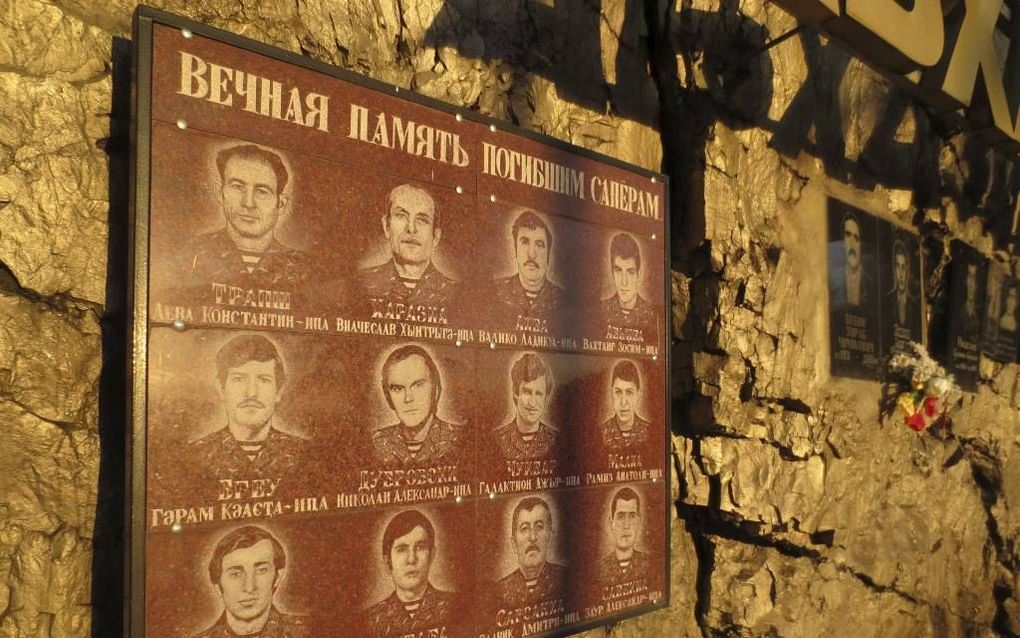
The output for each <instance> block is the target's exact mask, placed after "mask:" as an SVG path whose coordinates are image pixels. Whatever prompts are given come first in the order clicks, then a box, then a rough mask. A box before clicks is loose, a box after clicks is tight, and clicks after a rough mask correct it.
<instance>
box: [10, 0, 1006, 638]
mask: <svg viewBox="0 0 1020 638" xmlns="http://www.w3.org/2000/svg"><path fill="white" fill-rule="evenodd" d="M155 4H157V6H159V7H160V8H163V9H166V10H169V11H173V12H176V13H181V14H183V15H186V16H188V17H191V18H193V19H196V20H199V21H201V22H205V23H209V24H212V25H214V26H218V27H221V28H224V29H227V30H229V31H233V32H236V33H239V34H242V35H245V36H248V37H251V38H254V39H257V40H260V41H263V42H266V43H269V44H273V45H276V46H280V47H282V48H285V49H288V50H291V51H296V52H301V53H304V54H306V55H309V56H311V57H314V58H317V59H320V60H323V61H326V62H329V63H333V64H337V65H340V66H342V67H345V68H349V69H352V70H355V71H358V72H360V73H363V74H366V75H369V76H371V77H374V78H377V79H380V80H383V81H386V82H391V83H394V84H397V85H399V86H402V87H407V88H412V89H414V90H416V91H419V92H421V93H424V94H427V95H431V96H433V97H436V98H439V99H441V100H445V101H448V102H451V103H454V104H457V105H460V106H465V107H469V108H474V109H477V110H479V111H481V112H483V113H485V114H487V115H491V116H493V117H497V118H500V119H504V120H507V121H510V122H513V123H514V124H517V125H519V126H522V127H525V128H530V129H534V130H538V131H541V132H543V133H547V134H549V135H553V136H555V137H558V138H561V139H564V140H567V141H570V142H572V143H574V144H578V145H581V146H585V147H588V148H591V149H594V150H597V151H600V152H602V153H606V154H608V155H612V156H615V157H619V158H621V159H624V160H627V161H630V162H633V163H636V164H639V165H642V166H646V167H649V168H653V169H659V168H662V169H664V170H665V171H666V172H668V173H670V174H671V177H672V202H673V215H674V220H675V223H674V229H673V235H674V237H673V246H674V256H675V260H674V275H673V290H674V297H675V305H674V325H673V329H674V345H673V349H674V388H673V391H674V396H675V398H676V401H675V403H676V406H675V407H676V413H675V421H676V427H675V431H674V437H673V441H674V447H675V459H676V467H675V475H674V482H673V484H674V490H675V495H676V498H677V502H676V512H677V516H676V518H675V519H674V521H673V529H672V532H673V533H672V538H673V549H672V551H673V556H672V563H673V576H672V589H673V602H672V606H671V608H670V609H668V610H664V611H661V612H657V613H655V614H651V615H648V616H645V617H642V618H638V619H634V620H631V621H627V622H625V623H622V624H620V625H617V626H615V627H612V628H610V629H608V630H596V631H592V632H589V634H588V635H590V636H602V635H607V636H613V637H638V636H697V635H784V636H786V635H789V636H798V635H804V636H814V635H823V634H825V633H826V632H829V633H832V634H834V635H847V632H851V633H852V634H853V635H855V636H856V635H861V636H867V635H876V636H877V635H882V636H897V635H903V636H923V635H938V636H942V635H964V634H966V635H972V634H976V635H981V634H991V633H993V632H999V633H1007V632H1012V633H1013V634H1020V627H1018V626H1017V622H1018V621H1017V619H1018V618H1020V605H1018V602H1017V600H1018V599H1020V582H1017V576H1018V573H1020V572H1018V569H1017V566H1018V562H1020V555H1018V551H1020V549H1017V548H1018V544H1017V542H1016V540H1017V538H1018V537H1020V519H1018V517H1017V516H1016V515H1015V514H1013V513H1012V512H1013V511H1014V508H1013V507H1011V504H1012V503H1014V502H1016V501H1017V499H1020V467H1018V466H1020V464H1017V463H1012V464H1011V463H1010V457H1011V456H1012V455H1017V454H1020V452H1018V451H1017V445H1018V437H1017V432H1018V431H1020V430H1018V427H1020V387H1018V386H1020V384H1018V383H1017V375H1018V369H1017V366H1016V365H1010V366H1000V365H998V364H993V363H992V362H988V361H985V362H983V364H982V373H983V383H982V385H981V388H980V390H979V392H978V393H977V394H976V395H974V396H972V397H969V398H968V399H967V400H966V402H965V405H964V407H963V409H962V410H961V412H959V413H958V414H957V415H956V419H955V423H956V425H955V427H954V430H953V432H952V434H951V435H950V436H948V437H947V438H946V439H945V440H939V439H935V438H933V437H930V436H928V437H919V436H917V435H915V434H913V433H911V432H909V431H908V430H906V429H905V428H903V427H902V426H900V425H899V424H897V423H895V422H894V420H890V419H886V420H882V419H881V418H880V416H879V409H878V406H879V402H880V399H881V388H880V387H879V386H878V384H875V383H863V382H853V381H846V380H834V379H830V378H829V375H828V364H827V361H828V355H827V327H826V324H825V321H826V319H825V313H824V311H823V309H824V303H825V282H824V279H823V276H822V275H821V274H820V273H824V254H823V251H824V248H823V244H822V242H821V240H820V237H821V236H823V232H824V218H823V213H824V197H825V195H826V194H835V195H838V196H840V197H842V198H844V199H847V200H848V201H851V202H853V203H856V204H857V205H858V206H860V207H862V208H865V209H867V210H869V211H872V212H874V213H876V214H878V215H881V216H884V217H887V218H890V219H896V220H899V221H901V222H903V223H907V224H911V225H914V226H915V227H917V228H919V229H920V230H922V231H923V232H924V233H925V237H926V238H928V240H927V241H926V247H927V248H928V249H929V253H930V254H928V255H926V256H927V257H928V258H929V262H930V263H935V262H937V257H938V254H939V252H938V251H939V250H941V247H942V241H943V240H944V239H946V238H951V237H961V238H964V239H967V240H968V241H970V242H971V243H972V244H974V245H976V246H977V247H978V248H979V249H981V250H983V251H984V252H985V253H986V254H989V255H996V256H998V257H1000V258H1005V257H1006V255H1007V252H1006V251H1007V249H1008V248H1009V247H1010V245H1009V241H1010V237H1009V233H1010V232H1011V231H1012V226H1011V223H1012V220H1013V217H1014V211H1015V206H1016V193H1017V189H1018V181H1020V171H1016V170H1015V169H1014V167H1013V165H1012V163H1010V162H1007V161H1004V160H1003V159H1002V158H1001V157H998V156H995V155H991V154H989V153H987V152H985V151H984V150H982V147H981V146H980V145H979V144H977V143H976V142H975V141H974V140H971V139H969V138H967V137H965V136H961V135H956V136H949V135H948V132H947V131H945V130H944V129H943V127H942V126H941V125H939V124H938V123H937V122H934V121H932V120H931V118H929V117H928V115H927V114H926V113H925V112H924V111H923V110H922V109H920V108H919V107H918V106H917V104H916V103H914V102H912V101H910V100H909V99H908V98H906V97H905V96H904V94H903V93H902V92H900V91H899V90H897V89H895V88H894V87H893V85H892V84H891V83H890V82H888V81H887V80H885V79H884V78H882V77H880V76H878V75H877V74H876V73H875V72H874V71H872V70H871V69H870V68H868V67H867V66H865V65H863V64H862V63H861V62H860V61H858V60H855V59H854V58H852V57H850V56H848V55H847V54H846V53H845V52H844V51H842V50H841V49H840V48H839V47H837V46H836V45H833V44H831V43H829V42H827V41H826V40H825V39H824V38H823V37H821V36H820V35H819V34H817V33H816V32H813V31H811V30H807V31H802V32H800V33H798V34H796V35H794V36H793V37H790V38H788V39H785V40H782V41H781V42H779V43H778V44H775V45H774V46H769V44H770V43H771V41H772V40H773V39H774V38H777V37H778V36H781V35H783V34H784V33H787V32H788V31H790V30H791V29H792V28H794V26H795V23H794V22H793V21H792V19H790V18H789V17H788V16H787V15H785V14H784V13H783V12H782V11H780V10H779V9H778V8H776V7H775V6H773V5H771V4H769V3H766V2H763V1H762V0H726V1H724V2H722V3H716V2H709V1H708V0H681V2H678V3H676V4H675V5H673V4H671V3H666V2H656V1H655V0H646V2H644V3H642V2H638V1H637V0H601V1H599V0H583V1H580V0H579V1H576V2H575V1H567V0H516V1H484V2H483V1H481V0H418V1H415V2H411V1H409V0H363V1H361V2H341V1H339V0H296V1H289V0H288V1H284V0H270V1H266V2H255V1H247V0H246V1H243V2H225V1H222V0H209V1H208V2H203V3H188V2H184V0H176V1H174V0H170V1H167V2H157V3H155ZM133 9H134V2H130V1H126V0H107V1H105V2H99V1H96V0H0V114H2V117H0V214H2V215H3V224H2V226H0V263H2V265H3V268H2V269H0V346H2V347H0V413H2V414H3V421H2V423H3V426H2V427H0V636H19V637H20V636H32V637H33V638H34V637H38V636H54V637H56V636H85V635H89V633H90V631H94V633H95V635H101V636H106V635H116V633H118V630H119V624H118V623H119V613H120V609H119V608H120V604H121V600H120V598H119V596H120V592H119V591H118V585H117V579H118V578H119V575H120V573H119V566H118V564H117V561H116V560H115V558H116V556H117V552H118V551H119V547H118V546H117V541H118V538H117V534H118V525H119V513H120V512H119V508H120V507H122V505H121V504H122V499H123V484H122V480H121V479H120V476H121V475H120V472H121V471H122V467H121V466H120V465H119V462H118V460H119V459H120V458H122V454H123V444H122V438H121V437H122V429H123V427H124V421H123V416H122V414H120V412H119V410H120V406H121V405H122V402H123V392H124V385H123V376H122V375H123V363H122V356H123V353H124V342H123V338H122V335H123V328H124V319H125V318H124V287H125V285H126V282H125V281H124V266H125V256H124V251H125V250H126V241H125V230H124V226H125V219H126V217H125V216H126V211H125V209H124V208H125V202H126V188H127V185H126V173H125V170H126V166H127V164H126V160H127V155H126V154H127V144H128V138H127V131H128V126H129V122H128V120H127V111H126V101H125V100H126V95H127V93H126V91H127V88H128V87H127V84H126V80H127V78H128V75H127V71H128V68H129V67H128V65H129V56H128V54H127V53H126V51H129V43H127V42H126V40H125V39H126V38H129V37H130V21H131V12H132V11H133ZM932 257H935V259H932ZM1012 266H1013V269H1014V274H1020V273H1017V263H1016V261H1015V260H1014V262H1013V263H1012ZM930 274H932V276H933V280H934V273H930ZM936 290H940V289H936ZM932 301H933V302H934V306H933V308H934V313H933V314H934V315H935V319H936V320H937V319H938V314H939V312H940V309H944V306H945V299H943V298H942V297H940V296H939V295H938V294H935V295H933V297H932ZM103 364H105V367H103V372H102V376H100V369H101V366H103ZM100 486H101V487H100ZM97 493H98V494H101V495H102V496H101V498H99V499H97ZM90 627H91V628H90Z"/></svg>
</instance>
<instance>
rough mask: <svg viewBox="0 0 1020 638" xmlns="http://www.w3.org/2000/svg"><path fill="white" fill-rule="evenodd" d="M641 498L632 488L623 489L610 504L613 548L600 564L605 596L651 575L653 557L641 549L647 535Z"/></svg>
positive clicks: (609, 528)
mask: <svg viewBox="0 0 1020 638" xmlns="http://www.w3.org/2000/svg"><path fill="white" fill-rule="evenodd" d="M641 506H642V503H641V497H640V495H639V494H638V493H637V491H636V490H634V489H633V488H631V487H621V488H620V489H618V490H617V491H616V493H615V494H613V498H612V501H611V502H610V505H609V518H608V520H607V523H606V524H607V528H608V532H609V538H610V541H611V549H610V550H609V552H608V553H607V554H606V555H604V556H603V557H602V560H601V561H599V579H600V581H601V583H602V587H603V590H602V591H603V595H604V596H612V595H613V587H614V586H617V585H623V584H625V583H630V582H633V581H636V580H640V579H642V578H646V577H647V576H648V570H649V565H650V562H651V561H650V557H649V555H648V554H647V553H645V552H643V551H641V550H640V549H638V545H639V544H640V543H641V541H642V537H643V534H644V514H643V511H642V507H641Z"/></svg>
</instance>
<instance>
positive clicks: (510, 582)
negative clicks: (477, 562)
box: [496, 496, 566, 608]
mask: <svg viewBox="0 0 1020 638" xmlns="http://www.w3.org/2000/svg"><path fill="white" fill-rule="evenodd" d="M553 540H554V530H553V517H552V510H550V509H549V504H548V503H547V502H546V501H545V499H543V498H541V497H538V496H526V497H524V498H522V499H521V500H520V501H518V503H517V505H516V506H515V507H514V512H513V516H512V518H511V527H510V544H511V545H512V546H513V549H514V553H515V554H516V556H517V569H515V570H514V571H512V572H510V573H509V574H507V575H506V576H504V577H503V578H501V579H500V580H499V581H498V582H497V583H496V590H497V595H498V596H499V600H500V602H501V603H502V605H503V606H504V607H506V608H514V607H520V606H523V605H528V604H532V603H536V602H540V601H542V600H546V599H549V598H554V597H557V596H559V595H560V592H561V587H562V583H563V579H564V577H565V575H566V567H564V566H563V565H559V564H557V563H553V562H551V561H550V560H549V550H550V547H551V546H552V544H553Z"/></svg>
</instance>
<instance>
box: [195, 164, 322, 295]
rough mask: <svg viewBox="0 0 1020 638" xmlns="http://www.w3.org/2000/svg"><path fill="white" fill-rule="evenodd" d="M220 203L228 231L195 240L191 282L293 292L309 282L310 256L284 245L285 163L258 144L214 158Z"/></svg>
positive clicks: (288, 179) (286, 199)
mask: <svg viewBox="0 0 1020 638" xmlns="http://www.w3.org/2000/svg"><path fill="white" fill-rule="evenodd" d="M216 168H217V171H218V174H219V193H218V200H219V204H220V208H221V210H222V213H223V220H224V222H225V226H224V228H223V229H221V230H218V231H216V232H214V233H212V234H209V235H201V236H199V237H196V238H195V242H194V252H193V256H192V258H191V260H190V263H189V264H188V267H189V272H190V273H191V276H192V278H193V279H195V280H198V281H201V282H202V283H205V282H211V283H221V284H228V285H232V286H241V287H244V288H258V289H281V288H293V287H295V286H297V285H298V284H301V283H304V282H305V281H307V279H308V275H309V273H308V260H307V258H306V255H305V254H304V253H303V252H301V251H299V250H296V249H294V248H290V247H288V246H285V245H284V244H283V243H281V242H280V241H279V240H278V239H277V237H276V233H277V229H278V226H279V224H280V221H281V219H282V218H283V216H284V213H285V211H286V210H287V209H288V205H289V199H290V198H289V197H288V196H287V195H286V194H285V193H286V189H287V184H288V182H290V175H289V173H288V171H287V167H286V165H285V164H284V162H283V159H282V158H281V157H280V156H279V155H278V154H276V153H275V152H273V151H270V150H267V149H264V148H262V147H260V146H255V145H254V144H239V145H236V146H231V147H228V148H224V149H222V150H221V151H220V152H219V153H218V154H217V155H216Z"/></svg>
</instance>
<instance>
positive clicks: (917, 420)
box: [889, 342, 963, 432]
mask: <svg viewBox="0 0 1020 638" xmlns="http://www.w3.org/2000/svg"><path fill="white" fill-rule="evenodd" d="M889 370H890V372H892V373H893V375H894V376H895V377H898V379H899V380H900V382H901V388H900V389H901V392H900V393H899V396H897V397H896V408H897V410H898V411H899V412H900V414H902V415H903V424H904V425H906V426H907V427H908V428H910V429H911V430H914V431H915V432H924V431H926V430H928V429H929V428H931V427H935V426H941V425H946V426H948V425H949V424H950V423H951V420H950V418H949V416H948V412H949V408H950V407H951V406H953V405H955V404H956V402H957V401H958V400H959V399H960V398H962V396H963V394H962V392H961V390H960V388H959V387H958V386H957V385H956V382H955V381H954V380H953V375H951V374H949V373H947V372H946V370H945V369H944V368H943V367H942V366H940V365H939V364H938V363H937V362H936V361H935V360H934V359H932V358H931V355H930V354H928V351H927V350H925V348H924V346H922V345H921V344H919V343H914V342H910V344H909V346H907V347H906V348H904V349H899V350H896V351H894V353H893V356H892V358H891V359H890V360H889Z"/></svg>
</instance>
